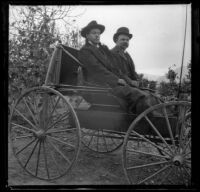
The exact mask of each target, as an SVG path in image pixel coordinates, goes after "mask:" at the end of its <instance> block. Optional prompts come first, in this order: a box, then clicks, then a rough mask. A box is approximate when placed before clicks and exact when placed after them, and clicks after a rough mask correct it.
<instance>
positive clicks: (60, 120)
mask: <svg viewBox="0 0 200 192" xmlns="http://www.w3.org/2000/svg"><path fill="white" fill-rule="evenodd" d="M66 116H67V115H65V114H64V115H61V116H60V117H59V119H58V120H57V121H55V122H54V123H53V124H51V125H50V126H49V127H48V128H47V129H46V131H47V130H49V129H51V127H53V126H54V125H55V124H57V123H58V122H62V121H64V120H66V119H67V118H65V119H62V118H64V117H66ZM67 117H69V116H67Z"/></svg>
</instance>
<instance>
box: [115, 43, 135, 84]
mask: <svg viewBox="0 0 200 192" xmlns="http://www.w3.org/2000/svg"><path fill="white" fill-rule="evenodd" d="M111 52H112V54H113V56H114V57H115V62H114V63H115V67H116V68H117V69H118V73H119V74H120V76H121V77H122V78H123V79H125V80H126V81H127V83H129V82H130V81H131V80H137V78H138V76H137V73H136V71H135V65H134V62H133V60H132V58H131V56H130V55H129V54H128V53H127V52H126V53H124V52H123V51H122V50H121V49H120V48H119V47H118V46H115V47H114V48H113V49H111Z"/></svg>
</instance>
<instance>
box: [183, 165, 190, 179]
mask: <svg viewBox="0 0 200 192" xmlns="http://www.w3.org/2000/svg"><path fill="white" fill-rule="evenodd" d="M182 168H183V169H184V171H185V172H186V174H187V175H188V176H189V178H191V174H190V173H189V172H188V170H187V169H186V168H185V167H184V166H183V167H182Z"/></svg>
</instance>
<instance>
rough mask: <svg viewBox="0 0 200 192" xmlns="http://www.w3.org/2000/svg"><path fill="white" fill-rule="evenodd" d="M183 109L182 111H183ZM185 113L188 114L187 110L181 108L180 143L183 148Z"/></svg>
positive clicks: (183, 107)
mask: <svg viewBox="0 0 200 192" xmlns="http://www.w3.org/2000/svg"><path fill="white" fill-rule="evenodd" d="M181 109H182V110H181ZM185 113H186V109H185V106H181V107H180V111H179V116H178V117H179V118H178V123H179V125H180V126H181V127H180V135H179V143H180V146H181V147H183V146H184V143H183V134H184V132H183V131H184V122H185Z"/></svg>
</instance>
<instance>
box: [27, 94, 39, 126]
mask: <svg viewBox="0 0 200 192" xmlns="http://www.w3.org/2000/svg"><path fill="white" fill-rule="evenodd" d="M23 101H24V103H25V105H26V107H27V108H28V111H29V113H30V115H31V117H32V119H33V121H34V123H35V125H36V126H37V125H38V123H37V121H36V119H35V117H34V115H33V113H32V111H31V109H30V107H29V106H28V103H27V102H26V99H25V98H24V97H23Z"/></svg>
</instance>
